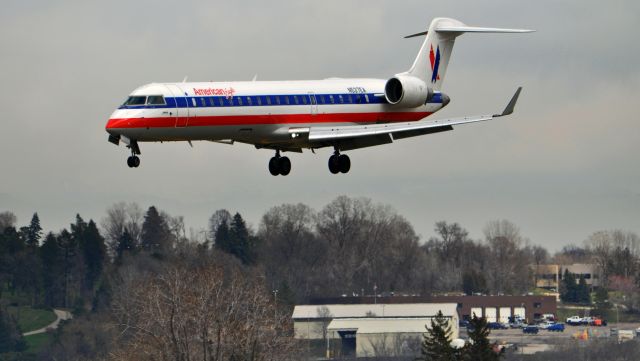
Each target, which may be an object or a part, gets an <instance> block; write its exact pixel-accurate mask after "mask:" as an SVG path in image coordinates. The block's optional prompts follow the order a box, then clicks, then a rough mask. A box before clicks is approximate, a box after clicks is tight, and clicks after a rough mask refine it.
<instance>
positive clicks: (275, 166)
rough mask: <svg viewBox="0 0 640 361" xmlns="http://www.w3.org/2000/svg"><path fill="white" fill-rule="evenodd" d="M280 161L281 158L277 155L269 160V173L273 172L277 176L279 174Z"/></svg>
mask: <svg viewBox="0 0 640 361" xmlns="http://www.w3.org/2000/svg"><path fill="white" fill-rule="evenodd" d="M279 163H280V162H279V159H278V158H276V157H273V158H271V159H270V160H269V173H271V175H272V176H277V175H278V174H280V166H279Z"/></svg>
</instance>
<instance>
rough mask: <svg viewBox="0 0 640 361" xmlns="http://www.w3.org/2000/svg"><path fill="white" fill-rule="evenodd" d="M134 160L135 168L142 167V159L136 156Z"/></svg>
mask: <svg viewBox="0 0 640 361" xmlns="http://www.w3.org/2000/svg"><path fill="white" fill-rule="evenodd" d="M132 158H133V167H134V168H138V167H139V166H140V158H138V157H136V156H135V155H134V156H133V157H132Z"/></svg>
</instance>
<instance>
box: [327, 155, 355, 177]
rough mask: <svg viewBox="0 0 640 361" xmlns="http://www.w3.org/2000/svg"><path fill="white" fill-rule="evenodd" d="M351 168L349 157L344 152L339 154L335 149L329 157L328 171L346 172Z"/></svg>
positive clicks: (334, 172) (335, 172)
mask: <svg viewBox="0 0 640 361" xmlns="http://www.w3.org/2000/svg"><path fill="white" fill-rule="evenodd" d="M350 169H351V159H349V156H348V155H346V154H340V152H339V151H338V150H337V149H336V150H335V152H334V153H333V155H332V156H331V157H329V172H331V173H333V174H338V173H348V172H349V170H350Z"/></svg>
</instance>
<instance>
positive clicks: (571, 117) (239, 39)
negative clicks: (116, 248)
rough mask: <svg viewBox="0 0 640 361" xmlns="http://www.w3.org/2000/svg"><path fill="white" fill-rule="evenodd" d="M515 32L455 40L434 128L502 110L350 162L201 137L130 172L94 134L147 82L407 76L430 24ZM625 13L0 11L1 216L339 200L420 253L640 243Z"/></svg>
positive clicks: (579, 3)
mask: <svg viewBox="0 0 640 361" xmlns="http://www.w3.org/2000/svg"><path fill="white" fill-rule="evenodd" d="M438 16H446V17H453V18H456V19H459V20H461V21H463V22H465V23H467V24H469V25H474V26H490V27H522V28H532V29H536V30H537V31H538V32H536V33H533V34H523V35H479V34H467V35H464V36H463V37H461V38H458V41H457V42H456V46H455V48H454V51H453V57H452V60H451V62H450V64H449V69H448V72H447V77H446V80H445V85H444V91H445V92H446V93H447V94H448V95H449V96H451V99H452V101H451V104H450V105H449V106H448V107H447V108H446V109H445V110H443V111H442V112H440V113H438V114H436V115H435V116H434V119H435V117H451V116H459V115H474V114H486V113H494V112H497V111H500V110H502V108H503V107H504V106H505V105H506V102H507V101H508V100H509V97H510V96H511V95H512V93H513V91H514V90H515V89H516V87H517V86H519V85H522V86H524V91H523V93H522V96H521V98H520V102H519V104H518V107H517V108H516V113H515V114H514V115H513V116H511V117H508V118H503V119H499V120H494V121H491V122H488V123H481V124H475V125H467V126H459V127H456V129H455V130H454V131H453V132H447V133H444V134H437V135H431V136H423V137H417V138H413V139H407V140H401V141H398V142H396V143H395V144H392V145H385V146H381V147H375V148H370V149H361V150H355V151H351V152H349V153H348V154H349V156H350V157H351V161H352V168H351V172H350V173H349V174H348V175H339V176H334V175H332V174H330V173H329V171H328V169H327V159H328V157H329V155H330V153H331V150H330V149H323V150H320V151H318V152H317V154H315V155H314V154H312V153H310V152H306V153H303V154H293V155H290V158H291V160H292V163H293V169H292V172H291V174H290V175H289V176H287V177H272V176H271V175H270V174H269V173H268V170H267V162H268V160H269V158H270V157H271V156H272V155H273V154H272V152H271V151H267V150H255V149H254V148H253V147H251V146H247V145H234V146H226V145H221V144H215V143H208V142H198V143H194V148H193V149H192V148H190V147H189V146H188V145H187V144H186V143H175V144H147V143H144V144H142V145H141V147H142V153H143V154H142V165H141V166H140V168H138V169H129V168H128V167H127V166H126V162H125V161H126V157H127V156H128V153H127V149H126V148H124V147H123V146H120V147H116V146H114V145H113V144H111V143H108V142H107V133H106V132H105V131H104V126H105V123H106V121H107V119H108V117H109V115H110V113H111V112H112V110H113V109H114V108H116V107H117V106H118V105H119V104H120V103H121V102H122V101H123V100H124V99H125V97H126V96H127V95H128V93H129V92H130V91H132V90H133V89H134V88H136V87H137V86H139V85H142V84H145V83H150V82H163V81H166V82H171V81H181V80H182V79H183V78H184V77H185V76H188V77H189V79H190V80H193V81H200V80H202V81H208V80H250V79H251V78H252V77H253V76H254V75H255V74H258V77H259V79H261V80H286V79H321V78H326V77H332V76H338V77H377V78H389V77H391V76H392V75H393V74H395V73H398V72H402V71H405V70H406V69H407V68H408V67H409V66H410V65H411V63H412V62H413V59H414V58H415V55H416V53H417V51H418V49H419V47H420V45H421V41H422V40H421V39H420V38H416V39H407V40H405V39H402V37H403V36H404V35H408V34H412V33H416V32H420V31H424V30H425V29H426V27H427V26H428V24H429V22H430V21H431V19H432V18H434V17H438ZM639 21H640V2H638V1H631V0H629V1H609V2H606V3H603V2H602V1H593V0H572V1H562V0H553V1H526V2H525V1H513V0H491V1H476V0H469V1H448V2H443V1H379V0H378V1H376V0H369V1H345V0H340V1H233V2H231V1H225V2H219V1H181V2H158V1H136V2H135V3H134V2H131V1H119V0H118V1H86V0H83V1H24V0H21V1H13V0H6V1H3V5H2V11H1V12H0V49H1V50H0V84H1V85H2V86H0V109H2V115H0V124H1V126H2V129H1V130H0V165H1V167H2V168H1V169H2V171H1V173H0V211H3V210H11V211H13V212H15V213H16V214H17V215H18V217H19V223H20V224H25V223H27V222H28V221H29V219H30V217H31V214H32V213H33V212H35V211H37V212H39V214H40V218H41V220H42V223H43V226H44V228H45V229H46V230H53V231H58V230H60V229H61V228H62V227H66V226H67V225H68V224H69V223H70V222H72V221H73V219H74V215H75V213H77V212H79V213H80V214H81V215H82V216H83V217H85V218H87V219H88V218H93V219H96V220H100V219H101V218H102V217H103V215H104V213H105V209H106V208H107V207H108V206H109V205H111V204H113V203H115V202H117V201H136V202H138V203H139V204H140V205H142V206H143V207H144V208H146V207H148V206H150V205H156V206H157V207H159V208H161V209H163V210H165V211H167V212H169V213H170V214H172V215H183V216H185V218H186V221H187V225H188V226H190V227H194V228H199V227H204V226H206V222H207V218H208V217H209V215H210V214H211V213H212V212H213V211H215V210H216V209H219V208H227V209H229V210H231V211H239V212H241V213H242V214H243V215H244V216H245V217H246V218H247V219H248V221H249V222H250V223H252V224H253V225H254V226H257V225H258V222H259V220H260V216H261V215H262V214H263V213H264V212H265V211H266V210H267V209H268V208H270V207H272V206H274V205H278V204H281V203H290V202H303V203H306V204H309V205H311V206H312V207H314V208H316V209H320V208H321V207H322V206H324V205H325V204H327V203H328V202H329V201H331V200H332V199H334V198H335V197H337V196H338V195H342V194H345V195H348V196H352V197H360V196H363V197H369V198H372V199H373V200H374V201H376V202H382V203H386V204H390V205H391V206H393V207H394V208H395V209H396V210H397V211H398V212H399V213H400V214H402V215H404V216H405V217H406V218H407V219H408V220H409V221H410V222H411V223H412V224H413V225H414V227H415V229H416V231H417V232H418V233H420V234H421V235H422V237H423V238H424V239H427V238H429V237H430V236H432V235H433V231H432V229H433V224H434V223H435V222H436V221H438V220H448V221H456V222H459V223H460V224H462V225H463V226H464V227H466V228H467V229H468V230H469V231H470V233H471V236H473V237H474V238H480V237H481V236H482V228H483V226H484V225H485V224H486V222H487V221H490V220H494V219H502V218H505V219H509V220H511V221H513V222H514V223H516V224H517V225H519V226H520V228H521V231H522V233H523V235H524V236H526V237H528V238H530V239H531V241H532V242H533V243H537V244H542V245H544V246H546V247H549V248H550V249H551V250H557V249H559V248H560V247H562V245H565V244H568V243H581V242H582V241H583V240H584V239H585V238H586V237H587V236H588V235H589V234H590V233H592V232H594V231H596V230H600V229H610V228H621V229H625V230H630V231H635V232H640V167H639V160H640V154H639V152H638V150H640V124H639V123H640V120H639V119H638V115H637V109H636V107H637V105H638V99H640V70H639V68H638V64H640V47H639V46H638V39H637V25H638V22H639Z"/></svg>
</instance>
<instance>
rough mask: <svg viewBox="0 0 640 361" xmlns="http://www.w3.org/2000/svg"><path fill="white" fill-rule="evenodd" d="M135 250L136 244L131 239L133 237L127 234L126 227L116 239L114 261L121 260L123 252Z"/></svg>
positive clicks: (119, 261) (118, 261)
mask: <svg viewBox="0 0 640 361" xmlns="http://www.w3.org/2000/svg"><path fill="white" fill-rule="evenodd" d="M135 251H136V245H135V243H134V241H133V237H131V235H130V234H129V231H127V230H126V229H125V230H124V232H123V233H122V235H121V236H120V239H118V246H117V247H116V262H117V263H121V262H122V256H123V255H124V254H125V252H128V253H133V252H135Z"/></svg>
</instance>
